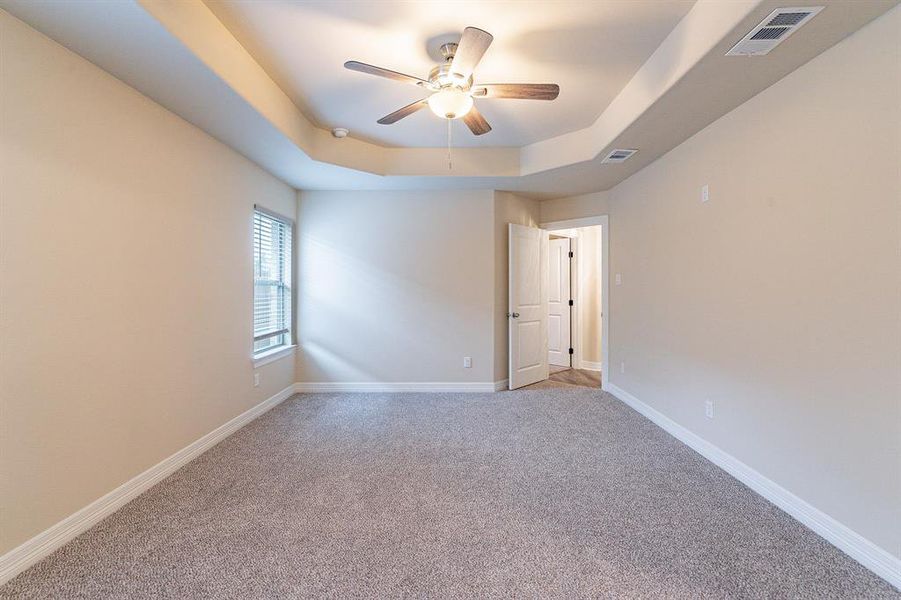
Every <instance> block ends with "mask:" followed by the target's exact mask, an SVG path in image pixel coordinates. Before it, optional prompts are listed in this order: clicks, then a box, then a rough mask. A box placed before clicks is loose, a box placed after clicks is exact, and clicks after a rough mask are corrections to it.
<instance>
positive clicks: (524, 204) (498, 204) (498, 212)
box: [494, 192, 539, 381]
mask: <svg viewBox="0 0 901 600" xmlns="http://www.w3.org/2000/svg"><path fill="white" fill-rule="evenodd" d="M538 222H539V203H538V201H536V200H529V199H528V198H523V197H522V196H518V195H516V194H513V193H510V192H495V194H494V295H495V310H494V318H495V321H494V379H495V381H502V380H504V379H507V376H508V375H509V370H510V369H509V358H508V356H509V323H508V319H507V311H508V309H509V307H508V306H507V304H508V302H509V295H508V289H509V285H508V284H509V275H508V273H509V269H508V265H509V250H510V245H509V244H510V239H509V238H510V235H509V231H510V228H509V224H510V223H515V224H517V225H526V226H528V227H538Z"/></svg>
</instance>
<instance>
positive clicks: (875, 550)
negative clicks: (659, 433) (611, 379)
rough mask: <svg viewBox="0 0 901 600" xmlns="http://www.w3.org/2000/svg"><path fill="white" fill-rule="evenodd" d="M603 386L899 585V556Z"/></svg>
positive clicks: (616, 389)
mask: <svg viewBox="0 0 901 600" xmlns="http://www.w3.org/2000/svg"><path fill="white" fill-rule="evenodd" d="M605 389H606V390H608V391H609V392H610V393H611V394H613V395H614V396H616V397H617V398H618V399H619V400H621V401H622V402H624V403H625V404H628V405H629V406H631V407H632V408H634V409H635V410H636V411H638V412H639V413H641V414H642V415H644V416H645V417H647V418H648V419H650V420H651V421H653V422H654V423H655V424H657V425H658V426H659V427H660V428H661V429H663V430H665V431H666V432H667V433H669V434H670V435H672V436H673V437H675V438H676V439H678V440H679V441H681V442H683V443H684V444H685V445H687V446H688V447H689V448H691V449H692V450H694V451H695V452H697V453H698V454H700V455H701V456H703V457H704V458H706V459H707V460H709V461H710V462H712V463H713V464H715V465H717V466H718V467H720V468H721V469H723V470H724V471H726V472H727V473H729V474H730V475H732V476H733V477H735V478H736V479H738V480H739V481H741V482H742V483H744V484H745V485H746V486H748V487H749V488H751V489H752V490H754V491H755V492H757V493H758V494H760V495H761V496H763V497H764V498H766V499H767V500H769V501H770V502H772V503H773V504H775V505H776V506H778V507H779V508H781V509H782V510H784V511H785V512H786V513H788V514H789V515H791V516H792V517H794V518H795V519H796V520H798V521H800V522H801V523H802V524H803V525H805V526H806V527H808V528H809V529H811V530H812V531H814V532H815V533H817V534H818V535H820V536H821V537H822V538H823V539H825V540H826V541H827V542H829V543H831V544H832V545H833V546H835V547H836V548H838V549H839V550H841V551H842V552H844V553H845V554H847V555H848V556H850V557H851V558H853V559H854V560H856V561H857V562H859V563H860V564H862V565H863V566H864V567H866V568H867V569H869V570H871V571H872V572H873V573H875V574H876V575H879V576H880V577H882V578H883V579H885V580H886V581H888V582H889V583H890V584H892V585H893V586H895V587H896V588H898V589H901V558H898V557H897V556H894V555H892V554H891V553H890V552H888V551H886V550H885V549H883V548H881V547H879V546H877V545H876V544H874V543H873V542H871V541H870V540H868V539H866V538H865V537H863V536H862V535H860V534H859V533H857V532H856V531H854V530H852V529H851V528H849V527H847V526H846V525H843V524H842V523H839V522H838V521H836V520H835V519H833V518H832V517H830V516H829V515H827V514H826V513H824V512H823V511H821V510H819V509H817V508H816V507H814V506H812V505H810V504H808V503H807V502H805V501H804V500H802V499H801V498H799V497H797V496H795V495H794V494H792V493H791V492H789V491H788V490H786V489H785V488H783V487H782V486H780V485H779V484H777V483H775V482H774V481H771V480H770V479H767V478H766V477H764V476H763V475H761V474H760V473H759V472H757V471H755V470H754V469H752V468H751V467H749V466H748V465H746V464H745V463H743V462H741V461H740V460H738V459H737V458H735V457H734V456H732V455H730V454H727V453H726V452H724V451H723V450H721V449H720V448H719V447H717V446H715V445H713V444H711V443H710V442H708V441H707V440H705V439H703V438H702V437H700V436H698V435H696V434H695V433H692V432H691V431H689V430H688V429H686V428H685V427H683V426H681V425H679V424H678V423H676V422H675V421H673V420H672V419H670V418H669V417H667V416H666V415H664V414H663V413H661V412H659V411H657V410H656V409H654V408H652V407H651V406H649V405H648V404H645V403H644V402H642V401H641V400H639V399H638V398H636V397H635V396H633V395H632V394H630V393H629V392H627V391H625V390H624V389H622V388H620V387H618V386H616V385H615V384H613V383H607V385H606V386H605Z"/></svg>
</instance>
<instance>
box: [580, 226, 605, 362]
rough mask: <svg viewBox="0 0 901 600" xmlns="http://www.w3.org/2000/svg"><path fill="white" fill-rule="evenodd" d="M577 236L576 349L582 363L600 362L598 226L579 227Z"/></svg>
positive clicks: (599, 255) (599, 227) (599, 235)
mask: <svg viewBox="0 0 901 600" xmlns="http://www.w3.org/2000/svg"><path fill="white" fill-rule="evenodd" d="M576 231H577V232H578V235H579V260H578V264H579V285H580V289H579V294H580V296H581V300H582V309H581V311H580V312H579V315H580V316H581V319H582V320H581V322H580V323H579V335H580V336H581V338H580V339H581V341H580V344H579V347H580V349H581V353H582V360H583V361H590V362H593V363H600V362H601V226H600V225H594V226H592V227H580V228H579V229H577V230H576Z"/></svg>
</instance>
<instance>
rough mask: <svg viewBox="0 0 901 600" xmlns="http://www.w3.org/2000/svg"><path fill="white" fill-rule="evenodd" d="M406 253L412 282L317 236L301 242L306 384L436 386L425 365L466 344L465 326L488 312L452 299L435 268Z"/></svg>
mask: <svg viewBox="0 0 901 600" xmlns="http://www.w3.org/2000/svg"><path fill="white" fill-rule="evenodd" d="M387 243H389V244H390V243H391V242H390V241H388V242H387ZM398 250H399V254H400V255H402V256H406V255H411V256H410V258H409V259H406V260H408V261H409V262H408V263H407V264H401V265H400V267H399V269H404V270H407V271H408V273H409V276H406V277H403V276H399V275H398V274H396V273H393V272H391V271H388V270H385V269H383V268H380V267H379V266H377V265H376V264H375V263H374V262H371V261H367V260H365V259H363V258H361V257H359V256H354V255H353V254H351V253H350V252H349V251H348V250H347V249H345V248H338V247H337V246H335V245H333V244H330V243H326V242H324V241H321V240H319V239H317V238H316V237H314V236H311V235H300V236H299V238H298V255H299V256H298V258H299V261H298V262H299V270H298V272H299V275H300V277H299V282H298V288H299V290H298V300H299V301H298V311H297V312H298V338H299V339H300V340H302V341H301V344H302V348H303V352H302V359H301V360H302V364H301V365H300V379H302V380H304V381H414V380H416V378H418V377H424V378H426V379H425V380H426V381H434V380H435V379H434V377H432V379H428V377H429V376H430V374H429V372H428V368H427V366H425V365H420V364H418V363H421V362H422V359H423V358H424V357H429V356H430V355H434V354H435V352H436V348H437V349H442V348H456V347H460V346H465V345H466V341H467V340H466V339H465V337H464V336H465V334H462V333H458V332H459V331H460V329H461V328H460V327H459V322H460V321H461V320H466V319H472V320H475V319H478V318H481V316H482V315H483V314H484V312H485V307H484V306H480V305H479V304H478V303H476V302H473V301H469V302H465V303H463V304H462V305H461V303H460V302H459V295H457V296H456V297H451V296H450V295H449V294H448V289H446V286H444V285H442V284H441V281H442V280H441V279H440V277H439V278H436V277H435V273H433V272H431V271H432V269H433V265H431V264H429V263H428V262H425V261H420V260H416V253H415V252H410V247H409V246H403V247H402V248H399V249H398ZM401 262H403V261H401ZM392 264H397V262H394V263H392ZM423 282H425V284H424V283H423ZM451 300H455V301H453V302H452V301H451ZM455 362H456V361H455ZM473 371H474V370H472V371H469V373H472V372H473Z"/></svg>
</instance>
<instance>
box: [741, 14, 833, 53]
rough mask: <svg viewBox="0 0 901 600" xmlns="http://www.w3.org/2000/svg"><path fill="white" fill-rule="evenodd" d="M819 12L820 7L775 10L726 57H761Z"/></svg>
mask: <svg viewBox="0 0 901 600" xmlns="http://www.w3.org/2000/svg"><path fill="white" fill-rule="evenodd" d="M821 10H823V7H822V6H803V7H800V8H777V9H776V10H774V11H773V12H771V13H770V14H769V16H768V17H767V18H766V19H764V20H763V21H761V22H760V24H759V25H757V27H755V28H754V29H752V30H751V31H750V32H748V35H746V36H745V37H743V38H742V39H741V41H740V42H738V43H737V44H735V46H733V47H732V49H731V50H729V51H728V52H726V56H763V55H764V54H766V53H768V52H769V51H770V50H772V49H773V48H775V47H776V46H778V45H779V44H781V43H782V42H783V41H784V40H785V38H787V37H788V36H790V35H791V34H793V33H794V32H795V31H797V30H798V28H799V27H801V25H803V24H804V23H806V22H807V21H809V20H810V19H812V18H813V17H814V15H816V14H817V13H818V12H820V11H821Z"/></svg>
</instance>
